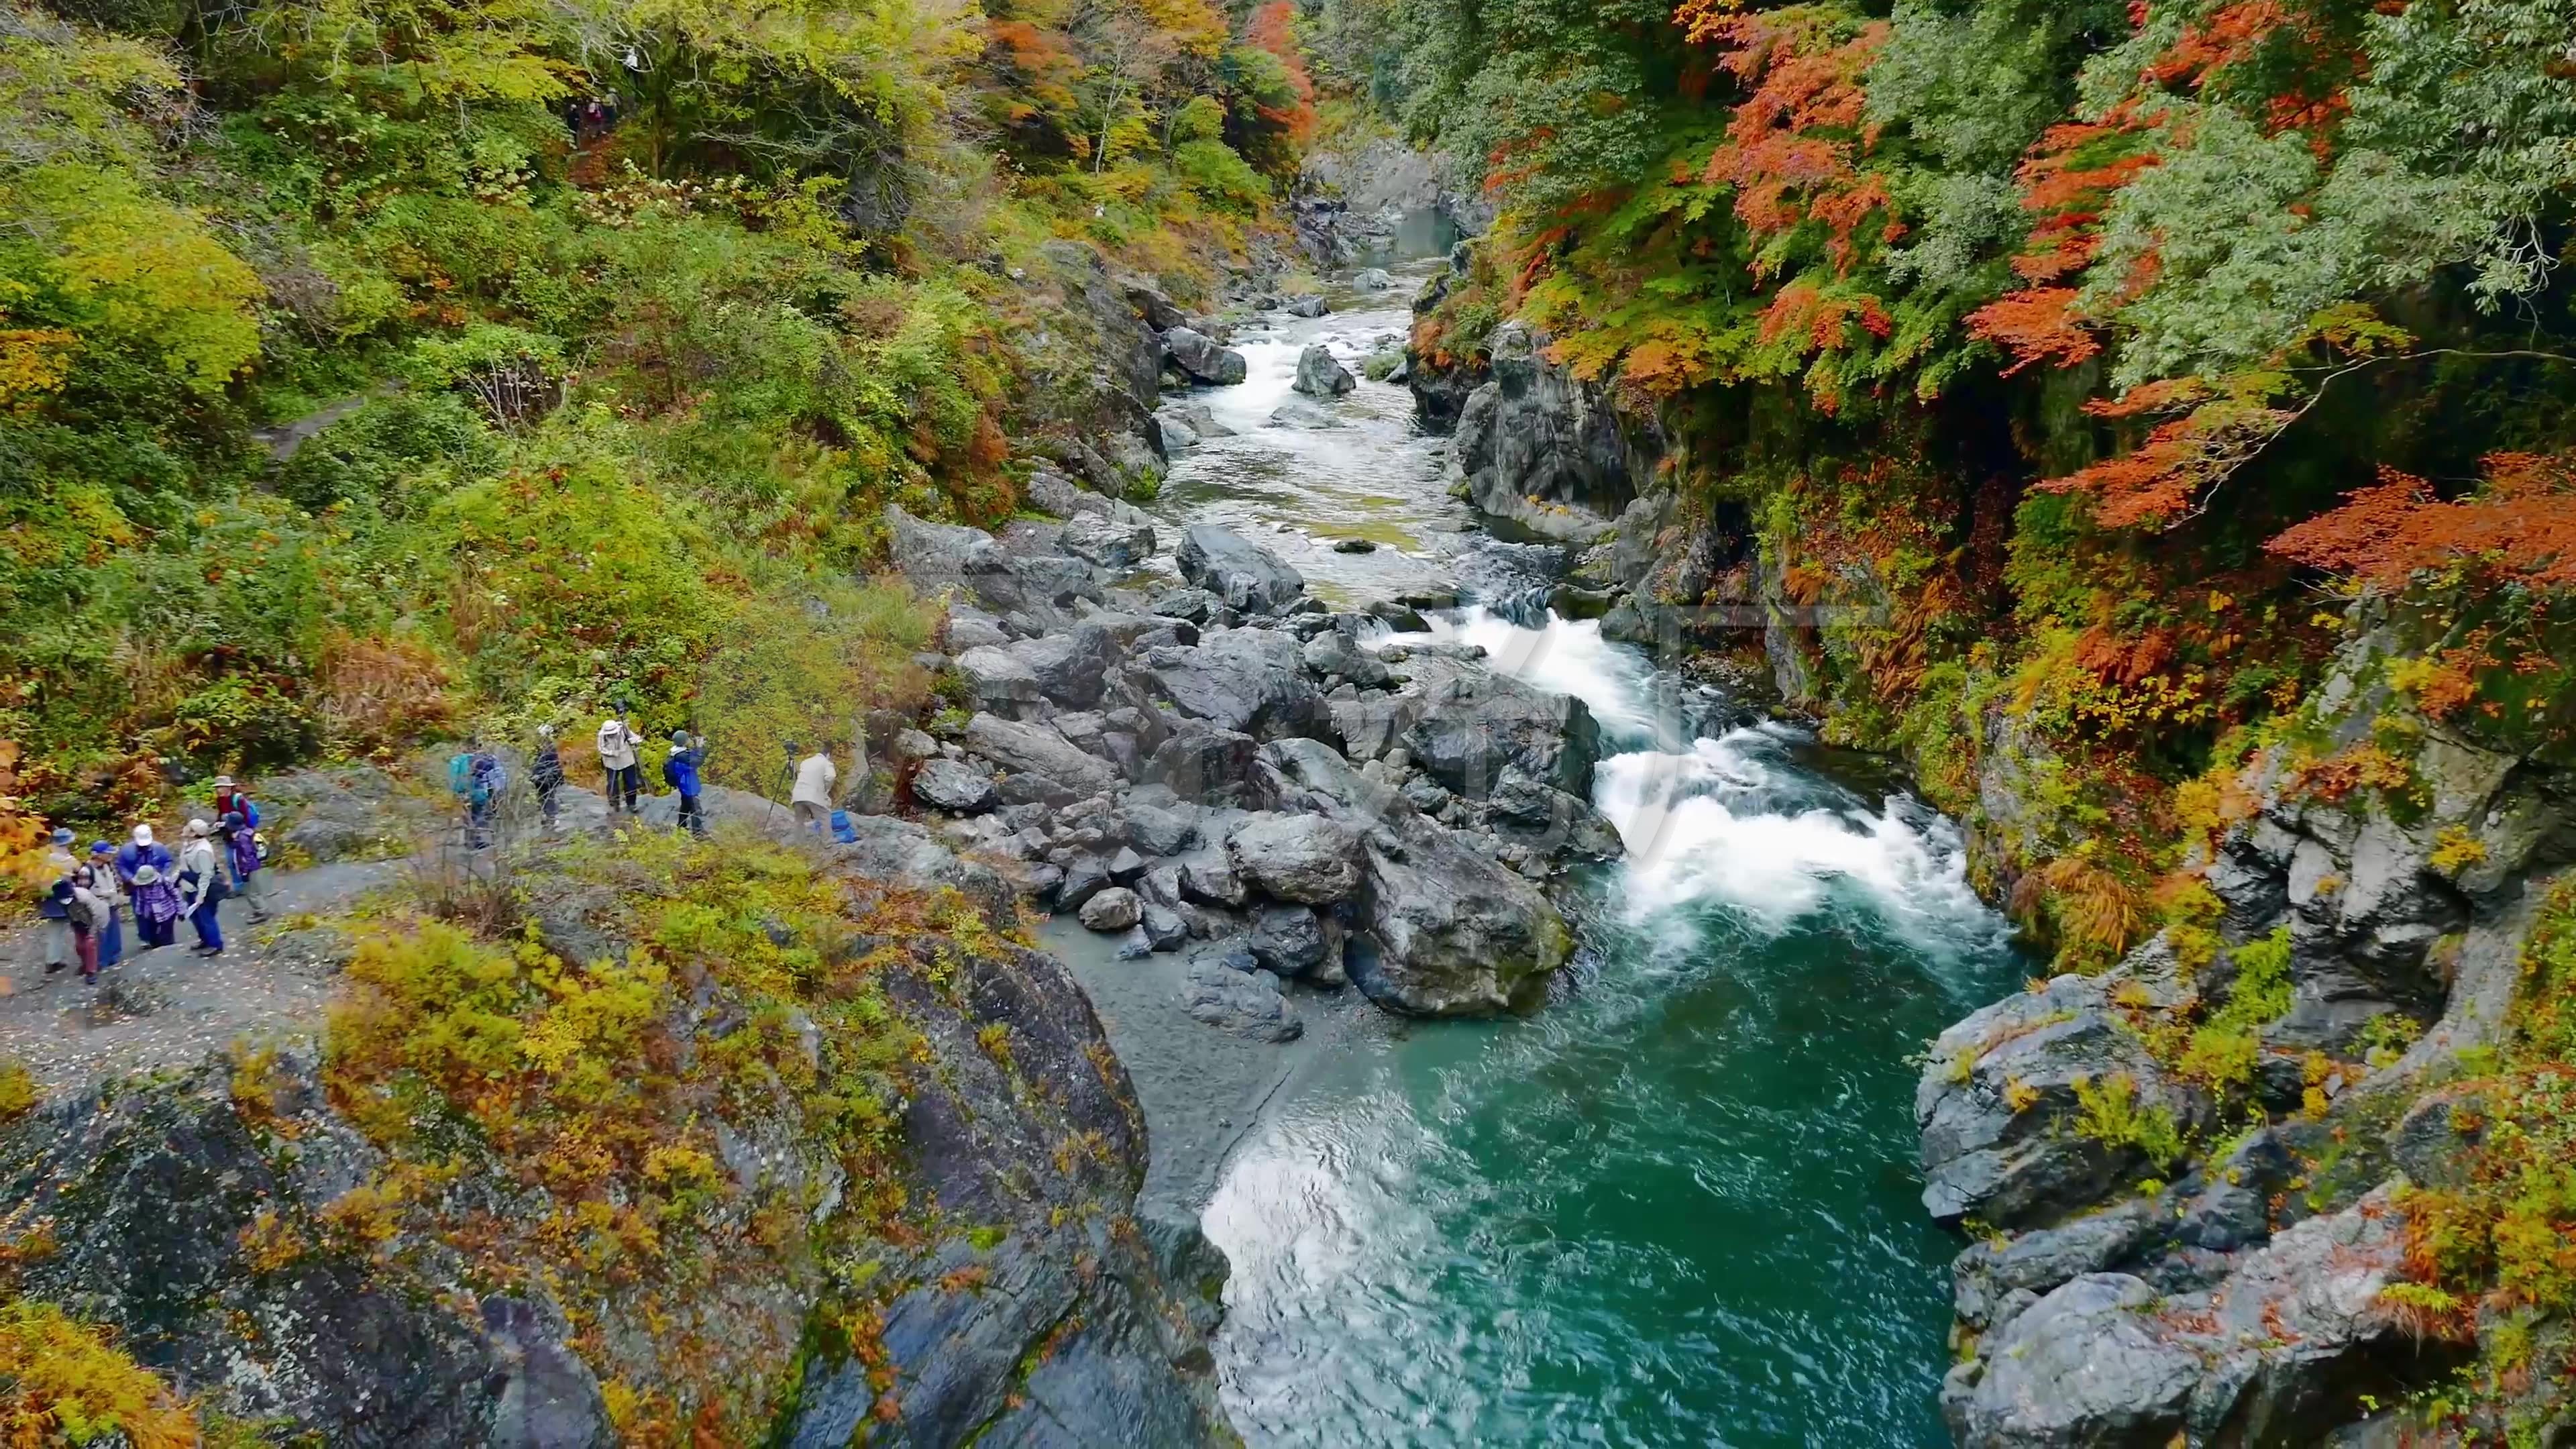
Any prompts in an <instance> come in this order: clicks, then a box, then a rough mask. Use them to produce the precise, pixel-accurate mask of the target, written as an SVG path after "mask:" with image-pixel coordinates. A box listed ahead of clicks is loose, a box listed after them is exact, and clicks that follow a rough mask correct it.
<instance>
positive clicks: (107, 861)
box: [89, 840, 125, 967]
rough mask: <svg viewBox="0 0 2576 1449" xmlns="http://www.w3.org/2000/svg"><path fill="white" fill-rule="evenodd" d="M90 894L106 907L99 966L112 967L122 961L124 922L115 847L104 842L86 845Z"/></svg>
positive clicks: (100, 936) (100, 934)
mask: <svg viewBox="0 0 2576 1449" xmlns="http://www.w3.org/2000/svg"><path fill="white" fill-rule="evenodd" d="M89 874H90V885H89V888H90V892H91V894H93V895H95V896H97V897H98V898H99V900H100V901H101V902H102V903H104V904H105V905H106V907H107V926H106V929H104V930H102V931H101V932H99V937H98V964H99V965H101V966H103V967H104V966H113V965H115V964H116V963H117V962H119V961H122V960H124V959H125V922H124V919H123V914H122V911H121V907H123V906H124V904H125V892H124V891H123V890H122V889H120V888H119V886H118V882H117V878H116V847H114V846H112V845H110V844H108V843H107V842H106V841H104V840H93V841H91V842H90V843H89Z"/></svg>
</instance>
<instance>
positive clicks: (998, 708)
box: [956, 644, 1046, 719]
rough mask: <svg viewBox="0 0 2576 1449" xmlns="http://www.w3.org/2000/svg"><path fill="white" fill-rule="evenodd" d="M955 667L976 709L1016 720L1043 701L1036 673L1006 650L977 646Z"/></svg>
mask: <svg viewBox="0 0 2576 1449" xmlns="http://www.w3.org/2000/svg"><path fill="white" fill-rule="evenodd" d="M956 664H957V672H958V673H959V674H960V675H962V676H964V677H965V680H966V692H967V694H968V695H969V696H970V697H971V698H973V700H974V701H975V707H976V708H978V709H984V710H990V711H992V712H993V713H994V714H998V715H1001V716H1004V717H1005V718H1009V719H1018V718H1020V717H1021V716H1023V715H1026V714H1028V713H1029V712H1030V710H1031V709H1032V708H1033V707H1034V706H1035V705H1036V704H1037V702H1038V701H1039V700H1041V699H1044V698H1045V697H1046V692H1045V690H1043V689H1042V688H1040V687H1039V685H1038V676H1037V671H1035V670H1034V669H1031V668H1030V667H1029V664H1028V661H1027V660H1025V659H1022V658H1021V657H1020V656H1019V655H1017V654H1015V653H1013V652H1012V651H1011V650H1010V649H1009V648H1007V647H1003V646H997V645H991V644H979V645H977V646H975V647H974V648H972V649H968V650H966V651H964V652H963V653H961V654H959V655H958V656H957V660H956Z"/></svg>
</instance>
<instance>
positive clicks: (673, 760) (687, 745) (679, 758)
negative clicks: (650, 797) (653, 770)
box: [662, 730, 707, 835]
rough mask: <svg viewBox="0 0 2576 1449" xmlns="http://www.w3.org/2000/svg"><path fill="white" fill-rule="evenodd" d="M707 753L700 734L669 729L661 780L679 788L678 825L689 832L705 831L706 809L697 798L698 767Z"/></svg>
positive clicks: (693, 833)
mask: <svg viewBox="0 0 2576 1449" xmlns="http://www.w3.org/2000/svg"><path fill="white" fill-rule="evenodd" d="M706 757H707V741H706V737H705V736H704V735H696V736H692V735H691V734H690V733H689V732H688V731H687V730H674V731H672V732H671V754H670V758H668V759H666V760H664V761H663V762H662V783H663V784H665V785H668V786H670V787H671V788H672V789H673V790H676V791H678V792H679V796H680V826H681V828H682V829H685V830H687V831H688V832H689V833H690V834H691V835H704V834H706V833H707V812H706V811H705V809H704V808H702V807H701V806H700V804H699V801H698V791H699V783H698V769H699V767H700V766H701V765H702V764H703V763H704V762H705V760H706Z"/></svg>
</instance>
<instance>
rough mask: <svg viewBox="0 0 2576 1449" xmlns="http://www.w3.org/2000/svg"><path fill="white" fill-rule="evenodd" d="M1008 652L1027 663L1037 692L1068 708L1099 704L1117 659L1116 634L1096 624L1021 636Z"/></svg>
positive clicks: (1082, 707)
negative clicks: (1033, 636) (1026, 636)
mask: <svg viewBox="0 0 2576 1449" xmlns="http://www.w3.org/2000/svg"><path fill="white" fill-rule="evenodd" d="M1010 653H1011V657H1012V658H1013V659H1015V660H1017V661H1019V662H1020V663H1021V664H1022V665H1024V666H1026V668H1027V670H1028V674H1029V678H1030V679H1031V680H1032V681H1034V682H1035V683H1036V685H1037V688H1038V690H1039V692H1040V693H1042V694H1043V695H1044V696H1045V697H1046V698H1048V699H1050V700H1053V701H1055V702H1056V703H1057V704H1060V705H1064V706H1065V707H1067V708H1069V709H1089V708H1091V707H1092V706H1093V705H1095V704H1098V703H1099V702H1100V697H1101V694H1102V692H1103V691H1104V690H1105V689H1106V688H1107V687H1108V680H1109V671H1110V670H1111V669H1113V668H1115V667H1116V666H1117V663H1118V659H1119V648H1118V640H1117V638H1116V636H1114V635H1112V634H1111V633H1110V632H1109V630H1108V629H1107V628H1105V627H1103V626H1102V625H1099V624H1095V623H1083V624H1077V625H1075V626H1074V627H1072V628H1070V629H1065V630H1061V631H1059V632H1056V633H1052V634H1042V635H1040V636H1038V637H1037V638H1035V639H1023V640H1021V641H1020V642H1019V643H1017V644H1014V645H1012V646H1011V648H1010Z"/></svg>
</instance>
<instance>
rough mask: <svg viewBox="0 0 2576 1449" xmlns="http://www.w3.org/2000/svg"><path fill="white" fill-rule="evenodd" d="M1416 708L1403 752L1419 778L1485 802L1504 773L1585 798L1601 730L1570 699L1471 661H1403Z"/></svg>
mask: <svg viewBox="0 0 2576 1449" xmlns="http://www.w3.org/2000/svg"><path fill="white" fill-rule="evenodd" d="M1411 667H1412V669H1413V673H1414V678H1415V681H1416V686H1417V689H1418V702H1416V703H1413V704H1412V705H1411V707H1410V709H1409V710H1408V711H1407V713H1409V714H1411V715H1412V723H1411V724H1409V725H1408V726H1406V728H1405V730H1404V734H1403V744H1404V747H1405V748H1406V749H1408V750H1410V751H1412V754H1413V760H1414V763H1415V764H1417V765H1419V766H1421V767H1422V771H1423V773H1425V774H1427V775H1429V776H1431V777H1432V778H1433V779H1435V780H1438V781H1439V782H1440V783H1441V784H1443V785H1445V786H1447V787H1448V788H1449V789H1451V790H1454V791H1457V792H1458V793H1459V794H1461V795H1465V796H1468V797H1469V798H1471V799H1483V798H1484V797H1485V796H1487V795H1489V794H1491V793H1492V792H1493V789H1494V785H1495V782H1496V781H1498V780H1500V779H1501V778H1502V774H1503V771H1504V770H1505V769H1506V768H1517V769H1518V770H1519V771H1520V772H1521V773H1522V774H1524V775H1526V776H1528V777H1529V778H1530V779H1532V780H1535V781H1538V782H1539V783H1540V784H1543V785H1546V786H1549V787H1551V788H1553V789H1557V790H1562V791H1564V792H1565V793H1567V794H1569V795H1573V796H1575V797H1577V798H1579V799H1585V800H1588V799H1590V798H1592V770H1593V766H1594V765H1596V764H1597V763H1599V761H1600V758H1601V728H1600V725H1599V724H1598V723H1597V722H1595V721H1594V719H1593V717H1592V709H1591V706H1589V705H1587V704H1585V703H1584V702H1583V701H1582V700H1580V699H1577V698H1575V697H1574V696H1573V695H1570V694H1557V693H1555V692H1553V691H1550V690H1544V689H1540V688H1538V687H1536V686H1535V685H1530V684H1524V683H1522V682H1521V681H1519V680H1517V679H1514V678H1512V677H1511V676H1510V675H1507V674H1501V673H1497V672H1496V671H1494V670H1493V669H1491V668H1488V667H1486V666H1485V665H1483V664H1480V663H1476V662H1474V661H1467V660H1453V659H1437V660H1435V659H1428V658H1423V657H1420V656H1417V657H1416V659H1415V660H1413V661H1411Z"/></svg>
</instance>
